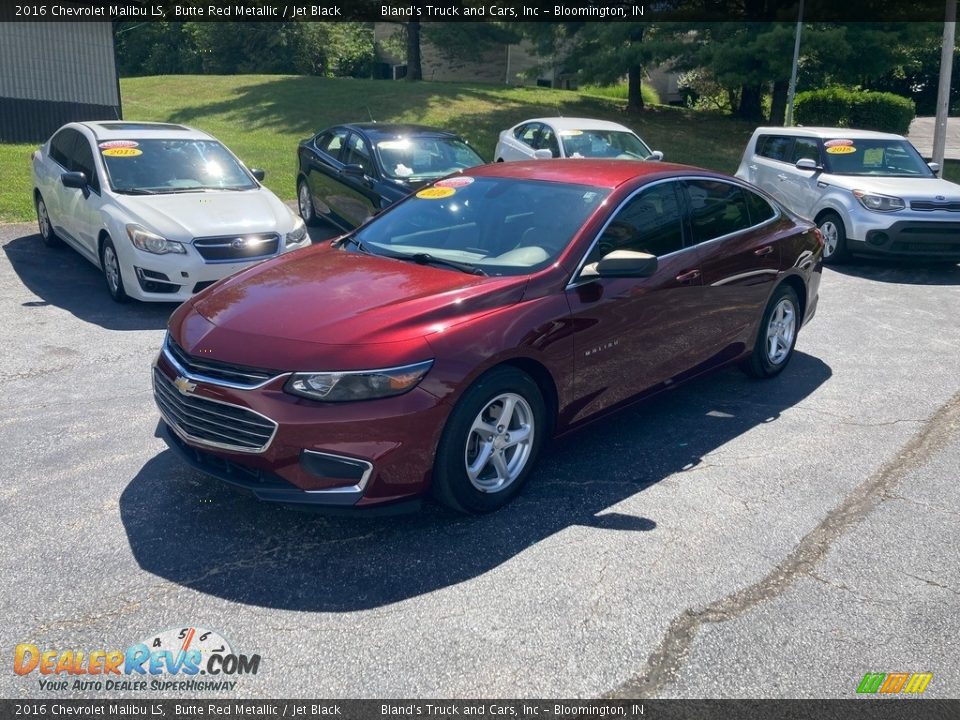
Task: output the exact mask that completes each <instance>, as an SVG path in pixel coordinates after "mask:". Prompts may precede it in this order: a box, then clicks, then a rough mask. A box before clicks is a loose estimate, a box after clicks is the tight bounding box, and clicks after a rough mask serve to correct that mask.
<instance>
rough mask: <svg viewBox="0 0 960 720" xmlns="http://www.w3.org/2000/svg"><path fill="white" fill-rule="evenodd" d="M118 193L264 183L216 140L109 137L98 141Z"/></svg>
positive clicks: (241, 187)
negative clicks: (125, 138)
mask: <svg viewBox="0 0 960 720" xmlns="http://www.w3.org/2000/svg"><path fill="white" fill-rule="evenodd" d="M98 148H99V152H100V156H101V157H102V158H103V162H104V165H106V168H107V175H108V177H109V178H110V187H111V188H113V190H114V192H118V193H129V194H144V195H153V194H159V193H163V194H167V193H178V192H202V191H206V190H252V189H254V188H256V187H259V186H258V185H257V183H256V181H255V180H254V179H253V177H251V176H250V174H249V173H248V172H247V171H246V170H245V169H244V168H243V167H242V166H241V165H240V163H238V162H237V160H236V158H234V157H233V155H231V154H230V152H229V151H228V150H227V149H226V148H225V147H224V146H223V145H221V144H220V143H218V142H216V141H214V140H107V141H101V142H100V143H99V144H98Z"/></svg>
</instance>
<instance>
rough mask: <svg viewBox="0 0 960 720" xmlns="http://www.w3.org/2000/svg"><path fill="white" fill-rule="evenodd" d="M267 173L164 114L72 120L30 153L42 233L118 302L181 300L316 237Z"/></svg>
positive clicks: (38, 219) (48, 243)
mask: <svg viewBox="0 0 960 720" xmlns="http://www.w3.org/2000/svg"><path fill="white" fill-rule="evenodd" d="M262 179H263V172H262V171H260V170H248V169H247V168H246V167H245V166H244V165H243V163H241V162H240V161H239V160H238V159H237V158H236V157H235V156H234V155H233V154H232V153H231V152H230V151H229V150H227V148H225V147H224V146H223V145H222V144H220V143H219V142H218V141H217V140H216V139H215V138H213V137H211V136H210V135H207V134H206V133H204V132H200V131H199V130H193V129H191V128H188V127H185V126H183V125H174V124H166V123H145V122H120V121H117V122H113V121H104V122H86V123H70V124H68V125H64V126H63V127H62V128H60V129H59V130H58V131H57V132H56V133H54V135H53V137H52V138H50V140H48V141H47V142H46V143H45V144H44V145H43V146H41V147H40V149H38V150H37V151H36V152H34V154H33V187H34V191H33V199H34V205H35V206H36V209H37V222H38V223H39V225H40V235H41V236H42V238H43V241H44V242H45V243H46V244H47V245H56V244H58V243H60V242H61V241H63V242H65V243H66V244H68V245H70V246H71V247H72V248H73V249H75V250H76V251H77V252H79V253H80V254H81V255H82V256H83V257H85V258H86V259H87V260H89V261H90V262H92V263H93V264H94V265H96V266H97V267H99V268H100V269H101V270H102V271H103V274H104V278H105V280H106V283H107V289H108V290H109V291H110V295H111V296H112V297H113V299H114V300H116V301H117V302H123V301H124V300H126V299H127V298H128V297H130V298H135V299H137V300H143V301H155V302H181V301H183V300H186V299H187V298H189V297H190V296H191V295H193V294H194V293H197V292H200V291H201V290H203V289H204V288H206V287H207V286H209V285H212V284H213V283H214V282H216V281H217V280H220V279H221V278H224V277H226V276H227V275H231V274H233V273H235V272H237V271H238V270H242V269H243V268H246V267H249V266H250V265H252V264H254V263H256V262H259V261H261V260H264V259H266V258H270V257H274V256H276V255H279V254H281V253H284V252H287V251H289V250H295V249H297V248H301V247H306V246H307V245H309V244H310V238H309V236H308V235H307V229H306V227H305V226H304V224H303V221H302V220H301V219H300V218H299V217H297V216H296V215H295V214H294V213H293V212H292V211H291V210H290V209H289V208H288V207H287V206H286V205H284V204H283V203H282V202H281V201H280V199H279V198H278V197H277V196H276V195H274V194H273V193H272V192H270V191H269V190H267V189H266V188H265V187H263V186H262V185H261V184H260V181H261V180H262Z"/></svg>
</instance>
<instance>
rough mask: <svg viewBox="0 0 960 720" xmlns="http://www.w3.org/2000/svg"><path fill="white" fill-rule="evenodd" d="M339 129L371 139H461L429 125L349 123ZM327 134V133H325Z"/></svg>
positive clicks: (454, 134) (447, 131)
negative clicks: (420, 136) (408, 136)
mask: <svg viewBox="0 0 960 720" xmlns="http://www.w3.org/2000/svg"><path fill="white" fill-rule="evenodd" d="M338 127H346V128H352V129H354V130H359V131H360V132H362V133H364V134H366V135H368V136H369V137H371V138H376V137H397V136H398V135H432V136H436V137H459V135H457V134H456V133H453V132H450V131H449V130H441V129H439V128H434V127H429V126H427V125H416V124H414V123H378V122H364V123H347V124H345V125H339V126H338ZM324 132H326V131H324Z"/></svg>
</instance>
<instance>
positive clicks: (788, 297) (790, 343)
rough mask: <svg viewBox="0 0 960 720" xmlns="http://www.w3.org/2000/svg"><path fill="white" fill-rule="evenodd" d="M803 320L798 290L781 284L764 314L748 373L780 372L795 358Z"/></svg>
mask: <svg viewBox="0 0 960 720" xmlns="http://www.w3.org/2000/svg"><path fill="white" fill-rule="evenodd" d="M802 320H803V318H801V317H800V302H799V301H798V299H797V293H796V292H794V290H793V288H792V287H790V286H789V285H781V286H780V287H778V288H777V289H776V290H775V291H774V293H773V297H771V298H770V302H769V303H767V308H766V310H765V311H764V313H763V319H762V320H761V321H760V330H759V332H758V333H757V342H756V343H755V344H754V348H753V354H752V355H751V356H750V358H749V359H748V360H747V361H746V362H745V363H744V366H743V367H744V370H745V371H746V372H747V374H749V375H752V376H753V377H757V378H769V377H773V376H774V375H777V374H779V373H780V372H781V371H782V370H783V369H784V368H785V367H786V366H787V363H788V362H790V358H791V357H793V348H794V347H795V346H796V344H797V331H798V330H799V329H800V323H801V322H802Z"/></svg>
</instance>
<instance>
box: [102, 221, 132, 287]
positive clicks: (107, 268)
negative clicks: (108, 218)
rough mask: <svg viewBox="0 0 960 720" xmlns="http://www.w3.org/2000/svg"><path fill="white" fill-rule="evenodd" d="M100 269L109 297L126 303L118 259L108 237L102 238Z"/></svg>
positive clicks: (111, 241)
mask: <svg viewBox="0 0 960 720" xmlns="http://www.w3.org/2000/svg"><path fill="white" fill-rule="evenodd" d="M100 267H101V268H103V277H104V279H105V280H106V281H107V290H108V291H109V293H110V297H112V298H113V299H114V300H115V301H116V302H118V303H123V302H126V301H127V299H128V295H127V292H126V290H124V289H123V273H121V272H120V259H119V258H118V257H117V249H116V248H115V247H114V246H113V240H111V239H110V238H109V237H106V238H104V239H103V243H102V244H101V246H100Z"/></svg>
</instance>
